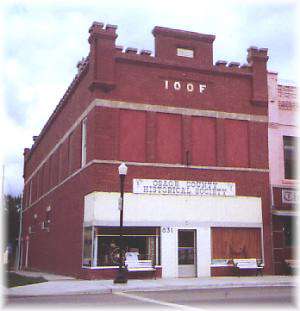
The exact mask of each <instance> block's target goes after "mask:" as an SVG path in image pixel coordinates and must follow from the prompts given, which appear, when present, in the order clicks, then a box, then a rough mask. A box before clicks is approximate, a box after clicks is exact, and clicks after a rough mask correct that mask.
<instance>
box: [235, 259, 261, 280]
mask: <svg viewBox="0 0 300 311" xmlns="http://www.w3.org/2000/svg"><path fill="white" fill-rule="evenodd" d="M233 265H234V268H235V269H236V270H237V271H238V274H239V276H240V271H241V270H255V271H256V275H257V272H258V271H259V272H260V274H261V275H262V270H263V268H264V265H263V264H258V261H257V259H256V258H245V259H244V258H243V259H233Z"/></svg>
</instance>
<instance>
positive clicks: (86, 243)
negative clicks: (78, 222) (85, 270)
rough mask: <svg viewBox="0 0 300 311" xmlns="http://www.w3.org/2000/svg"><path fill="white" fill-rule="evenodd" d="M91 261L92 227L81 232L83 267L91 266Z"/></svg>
mask: <svg viewBox="0 0 300 311" xmlns="http://www.w3.org/2000/svg"><path fill="white" fill-rule="evenodd" d="M92 261H93V227H85V228H84V230H83V259H82V264H83V265H84V266H91V265H92Z"/></svg>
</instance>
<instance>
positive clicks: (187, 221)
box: [84, 192, 262, 227]
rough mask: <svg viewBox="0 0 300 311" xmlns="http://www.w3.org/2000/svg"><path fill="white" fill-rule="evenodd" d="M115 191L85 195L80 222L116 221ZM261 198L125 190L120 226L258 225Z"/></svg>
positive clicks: (104, 222)
mask: <svg viewBox="0 0 300 311" xmlns="http://www.w3.org/2000/svg"><path fill="white" fill-rule="evenodd" d="M118 198H119V193H108V192H93V193H90V194H88V195H86V196H85V207H84V222H85V224H91V223H92V224H95V225H99V226H101V225H106V226H107V225H112V226H118V225H119V209H118ZM261 223H262V213H261V199H260V198H256V197H198V196H191V197H188V196H179V195H147V194H132V193H126V194H125V196H124V226H143V225H148V226H149V225H151V226H158V227H161V226H172V227H182V226H186V225H188V226H194V227H198V226H200V225H201V226H203V225H204V224H206V225H215V226H216V225H220V224H223V225H226V224H227V225H228V226H232V225H234V224H236V225H239V226H247V225H251V226H260V224H261Z"/></svg>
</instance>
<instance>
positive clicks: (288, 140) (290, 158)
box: [283, 136, 298, 179]
mask: <svg viewBox="0 0 300 311" xmlns="http://www.w3.org/2000/svg"><path fill="white" fill-rule="evenodd" d="M297 140H298V138H297V137H293V136H283V152H284V178H285V179H296V144H297Z"/></svg>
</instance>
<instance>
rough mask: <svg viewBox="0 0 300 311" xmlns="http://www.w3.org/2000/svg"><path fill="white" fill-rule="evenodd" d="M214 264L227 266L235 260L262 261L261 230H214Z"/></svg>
mask: <svg viewBox="0 0 300 311" xmlns="http://www.w3.org/2000/svg"><path fill="white" fill-rule="evenodd" d="M211 240H212V263H213V264H218V265H219V264H220V265H227V264H230V263H232V259H235V258H256V259H262V250H261V229H260V228H221V227H219V228H217V227H216V228H212V229H211Z"/></svg>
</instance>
